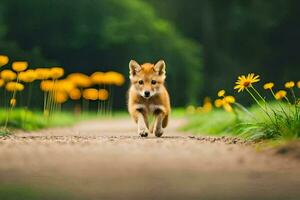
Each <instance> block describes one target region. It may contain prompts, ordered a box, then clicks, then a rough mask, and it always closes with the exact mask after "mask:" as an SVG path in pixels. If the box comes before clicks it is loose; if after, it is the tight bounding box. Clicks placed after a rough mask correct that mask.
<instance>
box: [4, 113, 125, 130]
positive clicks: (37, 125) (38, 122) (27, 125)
mask: <svg viewBox="0 0 300 200" xmlns="http://www.w3.org/2000/svg"><path fill="white" fill-rule="evenodd" d="M6 116H7V111H6V110H4V109H0V126H1V127H3V126H4V125H5V121H6ZM125 116H127V115H126V113H125V112H123V111H120V112H115V113H113V116H112V117H119V118H120V117H125ZM107 117H108V116H101V115H97V114H96V113H92V112H85V113H82V114H80V115H75V114H74V113H73V112H67V111H64V112H56V113H54V114H53V115H51V117H48V118H47V117H45V116H44V115H43V113H42V112H41V111H30V110H25V109H22V108H17V109H14V110H13V111H12V112H11V113H10V116H9V121H8V130H7V129H4V128H2V129H1V130H0V135H6V134H9V133H10V132H11V131H12V130H13V129H22V130H27V131H32V130H39V129H43V128H48V127H60V126H68V125H72V124H74V123H76V122H79V121H82V120H88V119H95V118H107Z"/></svg>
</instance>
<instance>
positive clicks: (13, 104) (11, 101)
mask: <svg viewBox="0 0 300 200" xmlns="http://www.w3.org/2000/svg"><path fill="white" fill-rule="evenodd" d="M9 103H10V105H11V106H13V107H15V106H16V104H17V100H16V99H15V98H13V99H11V100H10V102H9Z"/></svg>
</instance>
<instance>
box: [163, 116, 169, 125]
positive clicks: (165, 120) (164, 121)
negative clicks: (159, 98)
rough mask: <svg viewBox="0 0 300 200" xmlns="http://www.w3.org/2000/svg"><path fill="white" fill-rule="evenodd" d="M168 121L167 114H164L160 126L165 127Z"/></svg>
mask: <svg viewBox="0 0 300 200" xmlns="http://www.w3.org/2000/svg"><path fill="white" fill-rule="evenodd" d="M168 121H169V115H166V116H165V118H164V119H163V121H162V127H163V128H166V127H167V125H168Z"/></svg>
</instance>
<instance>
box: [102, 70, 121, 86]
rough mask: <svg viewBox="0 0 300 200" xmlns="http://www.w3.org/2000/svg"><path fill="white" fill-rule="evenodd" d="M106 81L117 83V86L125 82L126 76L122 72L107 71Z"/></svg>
mask: <svg viewBox="0 0 300 200" xmlns="http://www.w3.org/2000/svg"><path fill="white" fill-rule="evenodd" d="M105 81H106V84H115V85H117V86H121V85H123V84H124V82H125V78H124V76H123V75H122V74H120V73H118V72H114V71H110V72H106V73H105Z"/></svg>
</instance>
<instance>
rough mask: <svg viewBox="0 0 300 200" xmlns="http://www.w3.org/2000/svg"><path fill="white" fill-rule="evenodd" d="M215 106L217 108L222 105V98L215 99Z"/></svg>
mask: <svg viewBox="0 0 300 200" xmlns="http://www.w3.org/2000/svg"><path fill="white" fill-rule="evenodd" d="M215 106H216V107H217V108H220V107H222V106H223V100H222V99H216V100H215Z"/></svg>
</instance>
